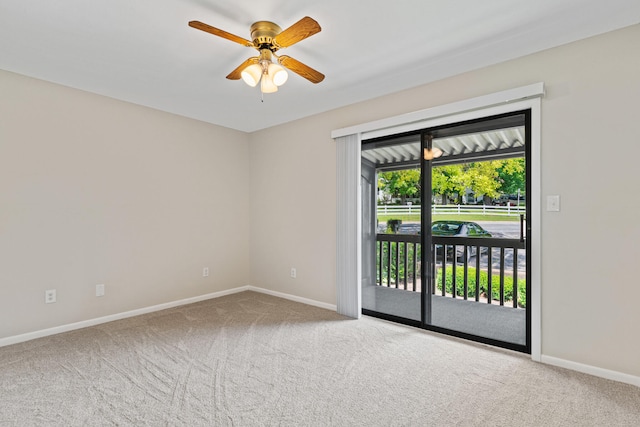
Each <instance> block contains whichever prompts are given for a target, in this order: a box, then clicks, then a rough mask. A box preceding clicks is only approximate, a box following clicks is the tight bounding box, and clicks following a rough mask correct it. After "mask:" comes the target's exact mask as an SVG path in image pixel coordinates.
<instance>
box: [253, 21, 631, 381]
mask: <svg viewBox="0 0 640 427" xmlns="http://www.w3.org/2000/svg"><path fill="white" fill-rule="evenodd" d="M639 41H640V25H636V26H633V27H629V28H627V29H624V30H621V31H617V32H612V33H609V34H605V35H602V36H599V37H595V38H592V39H588V40H583V41H580V42H577V43H573V44H570V45H566V46H563V47H560V48H556V49H552V50H549V51H545V52H542V53H539V54H535V55H531V56H527V57H524V58H521V59H518V60H513V61H509V62H506V63H503V64H499V65H496V66H492V67H488V68H484V69H481V70H477V71H474V72H470V73H466V74H463V75H459V76H456V77H453V78H449V79H446V80H442V81H438V82H435V83H433V84H429V85H425V86H421V87H418V88H415V89H413V90H410V91H404V92H400V93H396V94H393V95H390V96H385V97H382V98H379V99H376V100H372V101H368V102H363V103H359V104H356V105H352V106H349V107H346V108H342V109H339V110H334V111H331V112H328V113H325V114H320V115H317V116H314V117H311V118H308V119H303V120H299V121H296V122H294V123H290V124H285V125H282V126H278V127H275V128H271V129H268V130H266V131H261V132H256V133H254V134H252V135H251V168H252V182H251V211H252V215H251V260H252V264H251V265H252V268H251V283H252V284H253V285H256V286H264V287H268V288H269V289H272V290H276V291H280V292H286V293H291V294H295V295H298V296H301V297H306V298H312V299H316V300H319V301H322V302H327V303H335V295H336V292H335V272H334V269H335V256H336V252H335V193H336V191H335V186H336V182H335V148H334V145H333V142H332V140H331V139H330V132H331V131H332V130H334V129H339V128H342V127H347V126H352V125H357V124H360V123H364V122H368V121H372V120H376V119H380V118H384V117H389V116H393V115H397V114H402V113H407V112H411V111H416V110H420V109H424V108H428V107H432V106H437V105H442V104H446V103H450V102H454V101H458V100H463V99H468V98H472V97H475V96H479V95H484V94H488V93H492V92H496V91H501V90H505V89H510V88H513V87H518V86H523V85H527V84H531V83H535V82H539V81H542V82H544V83H545V85H546V88H547V94H546V96H545V98H544V99H543V101H542V142H541V153H542V154H541V155H542V163H541V171H542V178H541V181H542V182H541V192H542V195H543V198H544V196H546V195H549V194H559V195H560V196H561V207H562V211H561V212H557V213H553V212H540V213H539V214H540V215H542V218H541V220H542V242H541V246H542V283H541V291H542V353H543V355H546V356H551V357H557V358H561V359H566V360H569V361H572V362H577V363H583V364H587V365H592V366H595V367H599V368H604V369H610V370H614V371H618V372H622V373H626V374H630V375H634V376H640V364H639V363H638V360H640V340H638V339H637V333H636V329H637V327H638V325H640V309H638V307H637V302H636V301H637V298H636V296H637V295H638V279H637V268H636V262H637V260H638V258H639V255H640V251H639V250H638V249H637V242H638V241H640V223H639V222H638V221H636V220H635V217H636V216H637V212H638V209H639V208H640V198H638V197H636V196H635V194H634V191H635V189H636V187H637V185H636V183H637V182H640V168H638V167H637V163H638V160H637V159H638V158H640V137H639V136H638V135H639V132H638V126H637V118H638V107H637V105H638V100H639V99H640V78H639V77H638V76H640V55H638V53H637V52H638V50H637V49H638V42H639ZM542 206H545V204H544V203H542ZM292 266H295V267H297V268H298V278H297V279H295V280H293V279H290V278H289V268H290V267H292Z"/></svg>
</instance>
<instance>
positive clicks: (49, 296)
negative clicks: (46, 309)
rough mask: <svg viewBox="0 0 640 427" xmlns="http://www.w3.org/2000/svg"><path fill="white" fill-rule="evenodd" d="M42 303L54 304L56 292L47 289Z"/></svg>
mask: <svg viewBox="0 0 640 427" xmlns="http://www.w3.org/2000/svg"><path fill="white" fill-rule="evenodd" d="M44 302H45V304H51V303H54V302H56V290H55V289H49V290H46V291H44Z"/></svg>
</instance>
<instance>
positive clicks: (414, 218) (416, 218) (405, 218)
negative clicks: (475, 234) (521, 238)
mask: <svg viewBox="0 0 640 427" xmlns="http://www.w3.org/2000/svg"><path fill="white" fill-rule="evenodd" d="M389 219H400V220H402V222H403V223H407V222H420V214H411V215H393V214H392V215H378V221H379V222H387V220H389ZM433 220H434V221H438V220H460V221H513V222H518V221H520V216H518V215H510V216H506V215H479V214H466V215H458V214H436V215H433Z"/></svg>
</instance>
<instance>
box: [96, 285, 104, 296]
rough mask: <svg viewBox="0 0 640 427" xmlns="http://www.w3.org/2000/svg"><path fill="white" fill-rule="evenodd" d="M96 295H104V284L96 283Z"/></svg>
mask: <svg viewBox="0 0 640 427" xmlns="http://www.w3.org/2000/svg"><path fill="white" fill-rule="evenodd" d="M96 296H97V297H103V296H104V285H103V284H102V283H101V284H99V285H96Z"/></svg>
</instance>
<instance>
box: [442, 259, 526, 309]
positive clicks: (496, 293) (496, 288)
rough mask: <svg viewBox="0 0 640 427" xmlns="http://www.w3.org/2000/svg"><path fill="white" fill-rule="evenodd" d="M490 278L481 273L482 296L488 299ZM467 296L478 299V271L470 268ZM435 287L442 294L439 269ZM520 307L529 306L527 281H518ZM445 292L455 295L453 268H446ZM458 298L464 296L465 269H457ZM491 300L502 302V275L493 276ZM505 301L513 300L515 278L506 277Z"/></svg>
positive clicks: (480, 287)
mask: <svg viewBox="0 0 640 427" xmlns="http://www.w3.org/2000/svg"><path fill="white" fill-rule="evenodd" d="M488 277H489V275H488V274H487V272H486V271H482V270H481V271H480V286H479V290H480V296H484V297H488V282H489V280H488ZM467 283H468V285H467V286H468V287H467V296H468V298H475V297H476V269H475V268H474V267H469V268H468V272H467ZM435 285H436V289H437V291H440V292H442V269H438V272H437V273H436V279H435ZM517 286H518V307H521V308H525V307H526V306H527V299H526V297H527V294H526V292H527V282H526V280H525V279H518V285H517ZM445 292H446V293H448V294H453V267H451V266H448V267H447V268H446V275H445ZM456 296H460V297H463V296H464V268H462V267H458V268H456ZM491 299H492V300H496V301H499V300H500V275H499V274H498V275H496V274H493V275H491ZM504 300H505V303H506V301H512V300H513V277H512V276H505V277H504Z"/></svg>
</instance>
